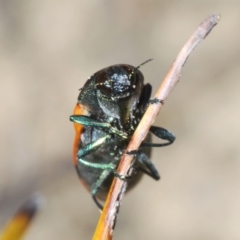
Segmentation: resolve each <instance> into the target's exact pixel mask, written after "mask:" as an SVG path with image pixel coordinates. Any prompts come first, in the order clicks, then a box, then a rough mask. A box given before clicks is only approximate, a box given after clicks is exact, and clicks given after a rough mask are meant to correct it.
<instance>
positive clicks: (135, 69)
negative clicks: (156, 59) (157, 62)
mask: <svg viewBox="0 0 240 240" xmlns="http://www.w3.org/2000/svg"><path fill="white" fill-rule="evenodd" d="M152 60H153V58H150V59H148V60H147V61H145V62H143V63H141V64H139V65H138V66H137V67H136V68H134V70H133V71H132V72H131V73H130V74H129V79H130V78H131V77H132V75H133V74H134V73H135V72H136V71H137V69H139V68H140V67H141V66H143V65H145V64H146V63H148V62H151V61H152Z"/></svg>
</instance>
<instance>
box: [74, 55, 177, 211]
mask: <svg viewBox="0 0 240 240" xmlns="http://www.w3.org/2000/svg"><path fill="white" fill-rule="evenodd" d="M151 60H152V59H150V60H148V61H145V62H144V63H142V64H140V65H139V66H137V67H134V66H131V65H128V64H116V65H112V66H109V67H106V68H104V69H102V70H100V71H98V72H96V73H94V74H93V75H92V76H91V77H90V78H89V79H88V80H87V81H86V83H85V85H84V86H83V88H82V89H80V90H81V91H80V94H79V96H78V101H77V104H76V107H75V109H74V114H73V115H72V116H70V121H72V122H74V127H75V140H74V147H73V163H74V165H75V167H76V170H77V173H78V176H79V178H80V180H81V182H82V183H83V185H84V186H85V188H86V189H87V190H88V191H90V193H91V195H92V198H93V200H94V202H95V203H96V205H97V206H98V208H100V209H102V208H103V207H102V204H101V203H100V202H99V201H105V200H106V197H107V194H108V191H109V188H110V186H111V183H112V180H113V178H114V177H118V178H121V179H122V180H127V181H129V187H128V189H130V188H132V187H133V186H134V185H135V184H136V183H137V182H138V181H139V180H140V178H141V177H142V175H143V173H145V174H147V175H149V176H150V177H152V178H153V179H155V180H159V179H160V176H159V173H158V171H157V169H156V168H155V166H154V164H153V163H152V162H151V161H150V160H149V158H150V148H149V147H162V146H167V145H170V144H171V143H173V142H174V140H175V137H174V136H173V134H172V133H170V132H169V131H167V130H166V129H164V128H161V127H156V126H151V127H150V130H149V133H148V135H147V137H146V139H145V141H144V142H143V143H142V144H141V146H140V148H139V149H138V150H136V151H133V152H134V153H130V154H135V163H134V165H133V168H134V169H135V171H134V172H135V174H134V176H132V177H131V176H122V175H120V174H118V173H117V170H116V169H117V167H118V164H119V161H120V159H121V156H122V155H123V154H124V153H125V149H126V147H127V145H128V143H129V141H130V139H131V136H132V134H133V132H134V130H135V129H136V127H137V126H138V123H139V122H140V120H141V118H142V117H143V115H144V113H145V111H146V108H147V106H148V105H149V104H156V103H157V102H159V101H160V100H158V99H150V97H151V92H152V87H151V85H150V84H149V83H147V84H144V77H143V74H142V72H141V71H140V70H139V68H140V67H141V66H142V65H144V64H145V63H147V62H149V61H151ZM150 133H153V134H154V135H156V136H157V137H158V138H160V139H164V140H167V142H165V143H157V144H156V143H151V135H150Z"/></svg>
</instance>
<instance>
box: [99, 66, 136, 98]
mask: <svg viewBox="0 0 240 240" xmlns="http://www.w3.org/2000/svg"><path fill="white" fill-rule="evenodd" d="M132 73H133V71H132V69H130V68H129V67H127V66H119V65H116V66H112V67H109V68H107V69H106V70H105V71H102V72H100V73H99V74H98V76H97V78H96V88H97V89H98V90H100V92H101V93H102V94H103V95H105V97H109V98H112V97H115V98H116V97H117V98H120V97H127V96H129V95H131V94H132V91H133V90H134V88H135V87H136V83H135V82H136V80H135V74H134V73H133V74H132Z"/></svg>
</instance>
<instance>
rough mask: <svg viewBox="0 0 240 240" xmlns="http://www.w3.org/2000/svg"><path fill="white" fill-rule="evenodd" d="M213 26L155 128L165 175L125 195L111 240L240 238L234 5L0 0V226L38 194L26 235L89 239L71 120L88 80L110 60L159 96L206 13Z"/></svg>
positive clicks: (239, 84) (239, 40)
mask: <svg viewBox="0 0 240 240" xmlns="http://www.w3.org/2000/svg"><path fill="white" fill-rule="evenodd" d="M213 12H216V13H221V15H222V19H221V21H220V23H219V25H218V26H217V27H216V28H215V29H214V30H213V31H212V33H211V34H210V35H209V36H208V37H207V38H206V39H205V40H204V42H203V43H201V45H200V46H199V47H198V48H197V49H196V50H195V51H194V52H193V54H192V55H191V57H190V58H189V59H188V61H187V64H186V65H185V67H184V70H183V72H182V76H181V81H180V83H179V84H178V85H177V87H176V88H175V89H174V91H173V92H172V93H171V95H170V97H169V98H168V99H167V101H166V103H165V105H164V108H163V110H162V111H161V113H160V114H159V117H158V118H157V120H156V123H155V125H160V126H163V127H165V128H167V129H169V130H170V131H172V132H173V133H174V134H175V135H176V137H177V140H176V142H175V143H174V145H172V146H170V147H167V148H162V149H154V151H153V158H152V160H153V161H154V163H155V164H156V166H157V168H158V169H159V171H160V174H161V177H162V179H161V181H159V182H156V181H154V180H152V179H150V178H148V177H145V178H144V179H143V180H142V182H141V184H140V185H138V187H137V188H136V189H134V190H133V191H132V192H131V193H130V194H129V195H127V196H126V197H125V198H124V201H123V205H122V208H121V211H120V214H119V219H118V222H117V227H116V231H115V233H114V234H115V236H114V237H115V238H114V239H121V240H123V239H139V240H140V239H166V240H175V239H180V240H188V239H189V240H190V239H195V240H202V239H211V240H215V239H217V240H219V239H240V227H239V224H240V147H239V141H240V140H239V136H240V134H239V133H240V108H239V104H240V94H239V93H240V81H239V78H240V31H239V24H240V2H239V1H234V0H229V1H217V0H215V1H214V0H209V1H156V0H155V1H154V0H152V1H136V0H132V1H129V0H122V1H106V0H105V1H104V0H99V1H76V0H67V1H65V0H63V1H54V0H42V1H36V0H35V1H34V0H33V1H16V0H2V1H0V227H1V228H2V227H3V225H4V223H5V222H6V221H7V220H8V218H9V217H10V216H11V215H12V214H13V212H14V211H15V210H16V209H17V207H18V206H19V205H21V204H22V202H23V201H24V200H25V199H26V198H27V197H28V196H29V195H30V194H31V193H32V192H35V191H39V192H41V193H42V194H43V195H44V197H45V199H46V204H45V207H44V209H43V210H42V211H41V212H40V213H39V214H38V216H37V218H36V219H35V221H34V222H33V224H32V226H31V228H30V230H29V231H28V233H27V235H26V238H25V239H26V240H28V239H31V240H38V239H39V240H40V239H41V240H42V239H51V240H52V239H58V240H65V239H72V240H74V239H91V237H92V234H93V232H94V229H95V226H96V223H97V221H98V217H99V212H98V210H97V208H96V207H95V205H94V203H93V202H92V200H91V197H90V195H89V194H88V193H87V192H86V191H85V190H84V189H83V187H82V186H81V185H80V183H79V181H78V178H77V175H76V172H75V169H74V168H73V166H72V159H71V151H72V143H73V137H74V130H73V126H72V123H71V122H69V116H70V115H71V114H72V111H73V108H74V106H75V103H76V99H77V96H78V93H79V91H78V89H79V88H81V87H82V86H83V84H84V82H85V81H86V79H87V78H88V77H89V76H90V75H91V74H92V73H94V72H95V71H97V70H99V69H101V68H103V67H106V66H108V65H111V64H115V63H128V64H132V65H135V66H137V65H138V64H140V63H142V62H143V61H145V60H147V59H149V58H154V61H153V62H151V63H149V64H147V65H145V66H144V67H142V68H141V70H142V72H143V74H144V75H145V80H146V82H150V83H151V84H152V85H153V86H154V90H156V88H157V86H158V85H159V83H160V82H161V80H162V79H163V77H164V75H165V74H166V72H167V70H168V68H169V66H170V64H171V63H172V61H173V60H174V58H175V57H176V54H177V53H178V51H179V50H180V48H181V47H182V45H183V44H184V43H185V41H186V40H187V38H188V37H189V36H190V34H191V33H192V32H193V30H194V29H195V28H196V27H197V26H198V24H199V23H200V22H201V21H202V19H204V18H205V17H206V16H207V15H209V14H210V13H213Z"/></svg>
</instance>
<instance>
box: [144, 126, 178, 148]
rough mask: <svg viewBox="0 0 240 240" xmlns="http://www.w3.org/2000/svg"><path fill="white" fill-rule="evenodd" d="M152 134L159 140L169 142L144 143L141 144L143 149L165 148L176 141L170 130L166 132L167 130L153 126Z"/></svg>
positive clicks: (151, 128)
mask: <svg viewBox="0 0 240 240" xmlns="http://www.w3.org/2000/svg"><path fill="white" fill-rule="evenodd" d="M150 132H152V133H153V134H154V135H155V136H157V137H158V138H161V139H163V140H167V141H168V142H167V143H148V142H143V143H142V144H141V146H142V147H164V146H168V145H170V144H172V143H173V142H174V140H175V136H174V135H173V134H172V133H170V132H169V131H168V130H166V129H165V128H161V127H155V126H151V127H150Z"/></svg>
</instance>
